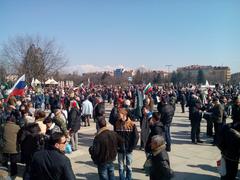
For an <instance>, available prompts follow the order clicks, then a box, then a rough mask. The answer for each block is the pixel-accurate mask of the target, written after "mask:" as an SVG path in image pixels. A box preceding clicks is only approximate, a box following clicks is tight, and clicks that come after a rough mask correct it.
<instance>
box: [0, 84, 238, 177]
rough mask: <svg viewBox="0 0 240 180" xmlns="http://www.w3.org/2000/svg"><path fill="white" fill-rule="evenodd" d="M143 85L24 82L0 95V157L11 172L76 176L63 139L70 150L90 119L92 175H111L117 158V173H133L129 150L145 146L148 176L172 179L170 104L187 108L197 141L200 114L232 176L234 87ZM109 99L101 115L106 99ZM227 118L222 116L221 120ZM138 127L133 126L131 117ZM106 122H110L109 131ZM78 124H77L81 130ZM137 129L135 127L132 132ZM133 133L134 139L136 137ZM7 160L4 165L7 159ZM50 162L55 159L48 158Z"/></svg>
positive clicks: (235, 131)
mask: <svg viewBox="0 0 240 180" xmlns="http://www.w3.org/2000/svg"><path fill="white" fill-rule="evenodd" d="M143 89H144V86H137V85H136V86H135V85H129V86H128V87H126V88H122V87H119V86H115V87H114V86H109V87H107V86H95V87H93V88H85V89H83V88H60V87H45V88H42V87H41V86H38V87H35V88H32V87H30V88H28V89H27V90H26V92H25V96H19V97H18V96H16V97H14V96H11V97H8V98H3V97H4V96H2V94H3V92H1V94H0V97H1V101H0V125H1V126H0V128H1V131H0V146H1V156H2V158H1V164H2V166H3V167H6V168H9V173H10V176H11V177H15V176H16V175H17V173H18V169H17V163H18V162H21V163H24V164H25V165H26V166H25V172H24V175H23V179H26V180H27V179H34V180H35V179H44V180H45V179H46V180H47V179H56V180H57V179H75V176H74V173H73V170H72V167H71V163H70V160H69V159H68V157H67V156H65V154H64V153H65V151H66V146H68V142H69V145H70V146H71V149H72V151H77V150H78V149H79V147H78V141H79V138H78V132H79V130H80V128H81V127H83V128H84V127H86V126H90V125H91V124H92V123H93V122H92V120H91V119H93V120H94V123H95V124H96V135H95V138H94V140H93V144H92V146H90V147H89V154H90V156H91V158H92V160H93V162H94V163H95V164H96V165H97V169H98V174H99V179H115V175H114V165H113V161H114V160H115V159H117V162H118V171H119V178H120V180H125V179H128V180H130V179H132V166H131V165H132V161H133V157H132V155H133V150H134V149H135V148H136V147H137V144H138V141H139V139H140V146H139V149H142V150H144V151H145V154H146V157H145V158H146V160H147V159H148V158H150V159H151V168H150V176H149V178H150V179H151V180H159V179H171V178H172V177H173V176H174V171H173V170H172V169H171V166H170V161H169V157H168V152H170V151H171V146H172V141H171V124H172V119H173V117H174V113H175V109H176V104H177V103H180V105H181V109H182V113H185V112H186V110H185V108H186V107H188V108H189V120H190V126H191V137H189V138H190V139H191V142H192V143H193V144H199V143H203V142H204V141H203V139H201V138H202V137H200V129H201V121H202V119H203V118H204V119H205V120H206V121H207V131H206V134H207V136H209V137H213V141H212V144H213V145H216V146H217V147H218V148H219V149H220V151H221V154H222V156H223V157H224V159H225V160H226V170H227V171H226V172H227V173H226V174H225V175H224V176H222V179H227V180H231V179H235V177H236V176H237V171H238V163H239V156H240V97H239V96H238V95H239V94H240V93H239V88H238V87H232V86H223V87H221V86H216V88H215V89H210V88H206V89H201V88H200V87H196V86H185V87H174V86H171V87H168V86H166V87H159V86H156V85H155V86H153V88H152V91H151V92H148V93H147V94H144V93H143ZM106 103H109V104H113V108H112V110H111V113H110V116H109V119H106V111H105V104H106ZM228 118H231V119H232V122H231V123H228V121H227V119H228ZM138 121H139V122H140V129H137V125H136V124H137V122H138ZM107 123H110V124H111V125H112V127H113V128H112V129H113V130H110V129H109V128H108V126H107ZM80 131H81V130H80ZM139 132H140V134H139ZM139 137H140V138H139ZM9 161H10V167H8V162H9ZM55 162H57V163H55Z"/></svg>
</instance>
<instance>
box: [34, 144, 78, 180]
mask: <svg viewBox="0 0 240 180" xmlns="http://www.w3.org/2000/svg"><path fill="white" fill-rule="evenodd" d="M30 179H31V180H43V179H44V180H74V179H75V176H74V173H73V170H72V166H71V162H70V160H69V158H68V157H66V156H65V155H64V154H63V153H61V152H60V151H59V150H58V149H56V148H54V147H48V148H47V149H45V150H42V151H38V152H36V153H35V154H34V156H33V160H32V164H31V170H30Z"/></svg>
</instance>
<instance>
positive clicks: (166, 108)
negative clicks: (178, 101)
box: [158, 104, 174, 125]
mask: <svg viewBox="0 0 240 180" xmlns="http://www.w3.org/2000/svg"><path fill="white" fill-rule="evenodd" d="M158 111H159V113H160V114H161V118H160V121H161V122H162V123H163V125H167V124H171V122H172V118H173V116H174V108H173V106H172V105H170V104H164V105H162V106H161V108H159V109H158Z"/></svg>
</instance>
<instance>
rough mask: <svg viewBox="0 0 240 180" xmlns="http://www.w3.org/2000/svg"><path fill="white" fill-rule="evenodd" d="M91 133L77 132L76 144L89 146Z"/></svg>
mask: <svg viewBox="0 0 240 180" xmlns="http://www.w3.org/2000/svg"><path fill="white" fill-rule="evenodd" d="M93 138H94V135H93V134H83V133H78V145H80V146H87V147H90V146H91V145H92V142H93Z"/></svg>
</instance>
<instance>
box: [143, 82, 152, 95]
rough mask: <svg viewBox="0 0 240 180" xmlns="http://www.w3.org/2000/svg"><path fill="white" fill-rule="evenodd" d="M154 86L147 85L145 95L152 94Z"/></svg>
mask: <svg viewBox="0 0 240 180" xmlns="http://www.w3.org/2000/svg"><path fill="white" fill-rule="evenodd" d="M152 89H153V88H152V84H151V83H148V84H147V85H146V87H145V88H144V90H143V93H144V94H148V93H149V92H151V91H152Z"/></svg>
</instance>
